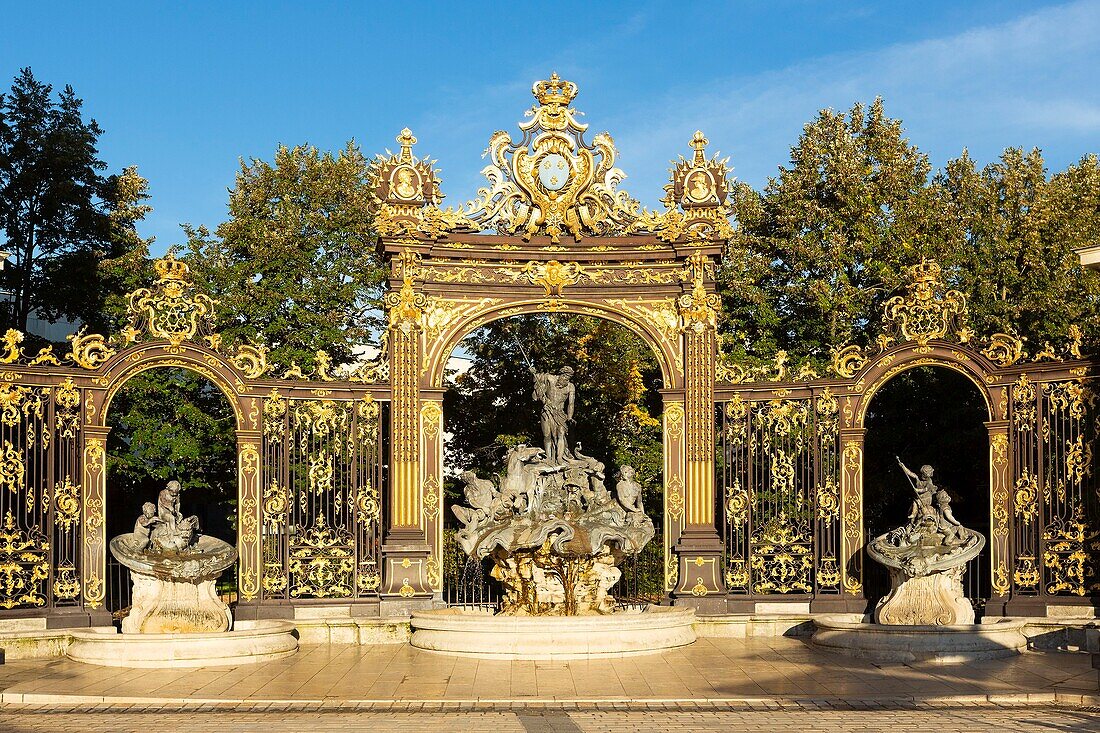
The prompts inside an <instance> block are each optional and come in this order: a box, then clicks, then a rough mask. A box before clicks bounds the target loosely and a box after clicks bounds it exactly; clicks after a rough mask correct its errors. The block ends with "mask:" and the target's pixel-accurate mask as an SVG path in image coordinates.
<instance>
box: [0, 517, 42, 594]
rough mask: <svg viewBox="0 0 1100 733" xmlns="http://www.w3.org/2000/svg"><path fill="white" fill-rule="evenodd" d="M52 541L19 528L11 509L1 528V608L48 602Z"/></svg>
mask: <svg viewBox="0 0 1100 733" xmlns="http://www.w3.org/2000/svg"><path fill="white" fill-rule="evenodd" d="M49 550H50V543H49V542H48V541H47V540H46V539H45V538H44V537H40V536H37V535H31V534H30V533H28V532H26V531H24V530H22V529H20V528H19V527H18V526H17V525H16V522H15V517H14V516H13V515H12V513H11V512H10V511H8V513H7V514H6V515H5V517H4V524H3V528H2V529H0V608H6V609H12V608H15V607H17V606H32V607H39V606H44V605H46V588H45V581H46V580H47V579H48V578H49V577H50V567H49Z"/></svg>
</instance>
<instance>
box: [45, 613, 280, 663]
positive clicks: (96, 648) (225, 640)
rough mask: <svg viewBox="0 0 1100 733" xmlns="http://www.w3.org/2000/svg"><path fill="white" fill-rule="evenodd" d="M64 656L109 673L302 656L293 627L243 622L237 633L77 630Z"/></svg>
mask: <svg viewBox="0 0 1100 733" xmlns="http://www.w3.org/2000/svg"><path fill="white" fill-rule="evenodd" d="M70 633H71V636H72V643H71V644H69V647H68V649H66V650H65V655H66V656H67V657H68V658H69V659H72V660H73V661H75V662H83V663H85V664H95V665H99V666H105V667H126V668H156V669H174V668H180V667H225V666H237V665H240V664H255V663H257V662H269V661H273V660H276V659H283V658H284V657H289V656H291V655H292V654H294V653H295V652H297V651H298V637H297V633H296V631H295V629H294V624H292V623H290V622H288V621H277V620H273V619H263V620H259V621H239V622H238V623H237V624H236V626H235V628H234V629H233V630H232V631H218V632H204V633H186V634H184V633H179V634H119V633H117V632H116V631H115V629H114V628H113V627H95V628H90V629H76V630H73V631H72V632H70Z"/></svg>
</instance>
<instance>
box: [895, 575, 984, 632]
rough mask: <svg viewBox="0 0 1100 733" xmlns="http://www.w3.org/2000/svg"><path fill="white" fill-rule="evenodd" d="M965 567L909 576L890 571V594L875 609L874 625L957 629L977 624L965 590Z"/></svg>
mask: <svg viewBox="0 0 1100 733" xmlns="http://www.w3.org/2000/svg"><path fill="white" fill-rule="evenodd" d="M965 569H966V568H965V566H956V567H955V568H952V569H951V570H948V571H944V572H939V573H933V574H932V575H923V576H918V577H915V578H914V577H909V576H908V575H907V574H906V573H905V572H904V571H903V570H901V569H900V568H890V581H891V585H892V586H893V587H892V588H891V590H890V592H889V593H888V594H887V595H886V596H885V597H884V598H883V599H882V600H880V601H879V602H878V604H877V605H876V606H875V622H876V623H880V624H901V625H914V626H955V625H959V624H964V625H965V624H973V623H974V606H973V604H971V603H970V601H969V599H967V597H966V591H964V590H963V585H962V574H963V571H964V570H965Z"/></svg>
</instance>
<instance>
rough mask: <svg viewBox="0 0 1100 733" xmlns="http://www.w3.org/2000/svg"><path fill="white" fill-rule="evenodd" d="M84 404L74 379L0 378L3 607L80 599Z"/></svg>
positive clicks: (51, 605)
mask: <svg viewBox="0 0 1100 733" xmlns="http://www.w3.org/2000/svg"><path fill="white" fill-rule="evenodd" d="M80 406H81V391H80V389H79V388H77V387H76V386H75V385H74V384H73V382H72V380H66V381H65V382H62V383H61V384H58V385H56V386H49V385H41V384H19V385H16V384H12V383H10V382H9V383H4V384H2V385H0V609H4V610H12V609H19V608H45V609H49V608H57V607H63V606H77V605H79V604H80V601H81V582H80V534H81V532H80V530H81V527H80V524H81V521H80V510H81V507H82V500H81V487H80V480H81V479H80V477H81V475H82V466H81V462H80V446H79V443H80V428H81V420H80ZM99 516H102V513H100V515H99Z"/></svg>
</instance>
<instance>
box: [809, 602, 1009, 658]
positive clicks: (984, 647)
mask: <svg viewBox="0 0 1100 733" xmlns="http://www.w3.org/2000/svg"><path fill="white" fill-rule="evenodd" d="M1026 625H1027V620H1026V619H1022V618H996V619H991V620H990V621H988V622H987V623H982V624H957V625H952V626H905V625H889V624H876V623H871V617H870V616H869V615H863V614H858V613H851V614H836V615H830V616H820V617H816V618H814V633H813V636H812V637H810V643H811V644H812V645H813V646H815V647H817V648H819V649H825V650H828V651H832V652H837V653H839V654H844V655H846V656H849V657H859V658H862V659H871V660H874V661H879V662H900V663H905V662H933V663H937V664H964V663H966V662H972V661H975V660H978V659H998V658H1000V657H1010V656H1015V655H1017V654H1019V653H1021V652H1022V651H1024V650H1025V649H1027V637H1026V636H1024V633H1023V629H1024V627H1025V626H1026Z"/></svg>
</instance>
